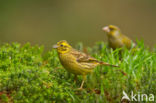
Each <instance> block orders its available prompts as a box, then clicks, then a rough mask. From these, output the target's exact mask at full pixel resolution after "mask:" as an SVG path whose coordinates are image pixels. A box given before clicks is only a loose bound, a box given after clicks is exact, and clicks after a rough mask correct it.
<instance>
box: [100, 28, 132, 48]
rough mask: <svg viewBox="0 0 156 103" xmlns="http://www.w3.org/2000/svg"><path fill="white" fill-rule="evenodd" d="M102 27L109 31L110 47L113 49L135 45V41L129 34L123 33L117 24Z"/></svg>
mask: <svg viewBox="0 0 156 103" xmlns="http://www.w3.org/2000/svg"><path fill="white" fill-rule="evenodd" d="M102 29H103V30H104V31H105V32H107V36H108V45H109V47H111V48H113V49H116V48H122V47H126V48H128V49H130V48H132V46H135V43H133V41H132V40H131V39H129V38H128V37H127V36H125V35H123V34H122V33H121V31H120V29H119V28H118V27H117V26H114V25H109V26H106V27H103V28H102Z"/></svg>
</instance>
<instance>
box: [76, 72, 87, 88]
mask: <svg viewBox="0 0 156 103" xmlns="http://www.w3.org/2000/svg"><path fill="white" fill-rule="evenodd" d="M85 80H86V76H85V75H83V80H82V83H81V86H80V88H78V89H79V90H82V89H83V84H84V82H85Z"/></svg>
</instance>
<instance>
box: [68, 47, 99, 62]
mask: <svg viewBox="0 0 156 103" xmlns="http://www.w3.org/2000/svg"><path fill="white" fill-rule="evenodd" d="M71 54H72V55H73V56H75V57H76V58H77V61H78V62H88V63H89V62H97V63H98V62H99V61H98V60H97V59H95V58H93V57H91V56H89V55H87V54H85V53H83V52H80V51H77V50H75V49H74V50H72V52H71Z"/></svg>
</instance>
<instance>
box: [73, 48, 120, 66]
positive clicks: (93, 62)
mask: <svg viewBox="0 0 156 103" xmlns="http://www.w3.org/2000/svg"><path fill="white" fill-rule="evenodd" d="M71 54H72V55H73V56H75V58H77V62H78V63H81V64H82V65H86V66H89V67H95V66H97V65H98V64H101V65H106V66H112V67H118V66H116V65H111V64H109V63H105V62H102V61H98V60H97V59H95V58H93V57H91V56H89V55H87V54H85V53H83V52H79V51H77V50H75V49H73V50H72V52H71Z"/></svg>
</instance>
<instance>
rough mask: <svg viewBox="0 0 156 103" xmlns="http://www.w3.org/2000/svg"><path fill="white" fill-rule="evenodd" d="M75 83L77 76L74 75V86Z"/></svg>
mask: <svg viewBox="0 0 156 103" xmlns="http://www.w3.org/2000/svg"><path fill="white" fill-rule="evenodd" d="M76 81H77V75H75V77H74V84H76Z"/></svg>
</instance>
